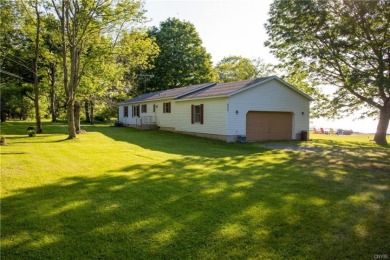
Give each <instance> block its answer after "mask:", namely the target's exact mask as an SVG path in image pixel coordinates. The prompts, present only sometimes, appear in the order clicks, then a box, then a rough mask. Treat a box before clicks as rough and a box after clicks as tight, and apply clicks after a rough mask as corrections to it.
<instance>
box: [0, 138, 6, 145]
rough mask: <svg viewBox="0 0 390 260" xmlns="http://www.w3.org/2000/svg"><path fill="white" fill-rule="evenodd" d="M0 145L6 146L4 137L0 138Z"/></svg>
mask: <svg viewBox="0 0 390 260" xmlns="http://www.w3.org/2000/svg"><path fill="white" fill-rule="evenodd" d="M0 145H7V139H6V138H5V137H4V136H2V137H1V138H0Z"/></svg>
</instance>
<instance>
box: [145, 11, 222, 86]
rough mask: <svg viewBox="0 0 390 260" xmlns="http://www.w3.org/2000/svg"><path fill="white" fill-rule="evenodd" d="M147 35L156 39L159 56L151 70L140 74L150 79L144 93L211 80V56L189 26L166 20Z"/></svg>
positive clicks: (171, 19)
mask: <svg viewBox="0 0 390 260" xmlns="http://www.w3.org/2000/svg"><path fill="white" fill-rule="evenodd" d="M149 35H150V36H151V37H154V38H155V39H156V42H157V45H158V47H159V48H160V53H159V55H158V57H157V58H156V59H155V62H154V68H153V69H151V70H146V71H145V72H144V73H143V74H146V75H153V77H152V78H151V79H150V80H149V81H148V82H146V83H145V85H146V86H145V87H146V88H145V92H148V91H153V90H161V89H170V88H176V87H179V86H186V85H191V84H199V83H204V82H209V81H212V80H213V78H214V73H213V69H212V62H211V56H210V54H208V53H207V52H206V49H205V48H204V47H203V46H202V40H201V39H200V37H199V34H198V32H197V31H196V29H195V26H194V25H193V24H192V23H190V22H186V21H180V20H179V19H177V18H169V19H167V20H166V21H163V22H161V23H160V27H159V28H157V27H152V28H151V29H150V31H149Z"/></svg>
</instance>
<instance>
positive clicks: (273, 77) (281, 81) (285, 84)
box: [227, 76, 314, 101]
mask: <svg viewBox="0 0 390 260" xmlns="http://www.w3.org/2000/svg"><path fill="white" fill-rule="evenodd" d="M271 80H276V81H278V82H279V83H281V84H283V85H284V86H286V87H287V88H289V89H291V90H293V91H295V92H297V93H298V94H300V95H301V96H303V97H304V98H306V99H308V100H309V101H314V99H313V98H312V97H310V96H309V95H307V94H305V93H304V92H302V91H300V90H299V89H297V88H296V87H294V86H292V85H291V84H289V83H287V82H286V81H284V80H282V79H281V78H279V77H278V76H272V77H270V78H269V79H266V80H263V81H260V82H258V83H255V84H253V85H251V86H249V87H247V88H242V89H239V90H237V91H234V92H232V93H230V94H228V95H227V96H228V97H231V96H234V95H236V94H238V93H241V92H244V91H247V90H248V89H251V88H254V87H257V86H260V85H263V84H265V83H267V82H270V81H271Z"/></svg>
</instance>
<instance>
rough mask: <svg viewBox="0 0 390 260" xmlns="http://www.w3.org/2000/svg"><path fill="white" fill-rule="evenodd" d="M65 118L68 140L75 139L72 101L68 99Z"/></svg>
mask: <svg viewBox="0 0 390 260" xmlns="http://www.w3.org/2000/svg"><path fill="white" fill-rule="evenodd" d="M66 118H67V120H68V135H69V136H68V139H73V138H76V128H75V120H74V99H73V98H70V99H69V100H68V103H67V105H66Z"/></svg>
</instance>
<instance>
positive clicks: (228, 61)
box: [214, 56, 274, 82]
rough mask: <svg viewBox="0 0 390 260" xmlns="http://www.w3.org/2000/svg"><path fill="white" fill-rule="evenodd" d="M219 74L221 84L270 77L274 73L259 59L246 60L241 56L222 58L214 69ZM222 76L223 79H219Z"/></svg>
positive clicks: (269, 66)
mask: <svg viewBox="0 0 390 260" xmlns="http://www.w3.org/2000/svg"><path fill="white" fill-rule="evenodd" d="M214 70H215V72H216V73H219V74H220V78H222V79H220V80H221V81H222V82H232V81H239V80H245V79H253V78H257V77H266V76H271V74H272V73H273V72H274V70H273V68H272V66H271V65H270V64H266V63H264V61H263V60H262V59H260V58H257V59H252V60H250V59H248V58H244V57H241V56H228V57H225V58H223V59H222V60H221V61H220V62H218V63H217V65H216V66H215V68H214ZM221 76H223V77H221Z"/></svg>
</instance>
